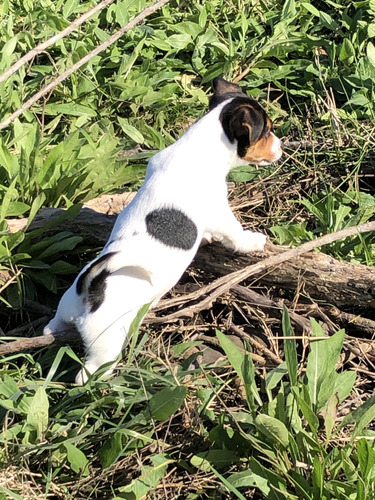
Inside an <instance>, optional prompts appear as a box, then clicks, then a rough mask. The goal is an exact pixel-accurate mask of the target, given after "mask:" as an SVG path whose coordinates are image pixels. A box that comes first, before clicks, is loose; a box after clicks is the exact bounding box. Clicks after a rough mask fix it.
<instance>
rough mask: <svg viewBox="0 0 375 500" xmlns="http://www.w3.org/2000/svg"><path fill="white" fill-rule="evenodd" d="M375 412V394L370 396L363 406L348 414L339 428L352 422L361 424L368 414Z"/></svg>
mask: <svg viewBox="0 0 375 500" xmlns="http://www.w3.org/2000/svg"><path fill="white" fill-rule="evenodd" d="M372 412H375V396H371V397H369V398H368V399H367V400H366V401H365V402H364V403H363V404H362V405H361V406H359V407H358V408H356V409H355V410H353V411H352V412H351V413H349V414H348V415H346V416H345V417H344V418H343V421H342V422H341V424H340V426H339V429H341V428H342V427H345V426H346V425H350V424H357V425H358V424H359V422H361V420H362V418H366V415H367V414H371V413H372Z"/></svg>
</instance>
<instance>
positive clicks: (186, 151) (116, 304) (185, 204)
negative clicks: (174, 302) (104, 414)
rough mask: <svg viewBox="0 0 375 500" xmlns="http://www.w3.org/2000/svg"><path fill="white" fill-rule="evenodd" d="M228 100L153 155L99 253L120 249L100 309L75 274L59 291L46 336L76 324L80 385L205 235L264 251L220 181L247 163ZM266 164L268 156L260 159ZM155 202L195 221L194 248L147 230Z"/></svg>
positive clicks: (117, 348) (109, 358)
mask: <svg viewBox="0 0 375 500" xmlns="http://www.w3.org/2000/svg"><path fill="white" fill-rule="evenodd" d="M228 102H229V101H225V102H224V103H222V104H220V105H218V106H217V107H215V108H214V109H213V110H212V111H210V112H209V113H207V114H206V115H205V116H204V117H203V118H202V119H201V120H199V121H198V122H197V123H196V124H194V125H193V126H192V127H191V128H190V129H189V130H188V131H187V132H186V133H185V134H184V135H183V136H182V137H181V139H179V140H178V141H177V142H176V143H175V144H173V145H172V146H169V147H168V148H166V149H164V150H163V151H161V152H160V153H158V154H156V155H155V156H154V157H153V158H152V159H151V160H150V162H149V164H148V167H147V173H146V179H145V182H144V184H143V185H142V187H141V188H140V190H139V191H138V193H137V196H136V197H135V198H134V200H133V201H132V202H131V204H130V205H129V206H127V207H126V208H125V209H124V210H123V211H122V213H121V214H120V215H119V217H118V219H117V221H116V224H115V226H114V228H113V231H112V233H111V236H110V238H109V240H108V242H109V243H110V242H111V241H113V243H110V244H108V243H107V245H106V246H105V247H104V249H103V251H102V252H101V254H100V255H99V256H98V257H100V256H102V255H104V254H106V253H108V252H119V253H118V254H117V255H115V256H113V257H112V258H111V260H109V262H108V266H107V268H109V270H110V271H111V274H110V275H109V276H108V278H107V279H106V290H105V300H104V302H103V303H102V305H101V306H100V307H99V309H98V310H97V311H95V312H89V308H88V306H87V305H86V303H85V300H84V298H85V294H84V293H83V294H81V295H80V296H79V295H77V293H76V283H77V280H78V276H77V279H76V280H75V282H74V283H73V285H72V286H71V287H70V288H69V290H67V292H66V293H65V294H64V295H63V297H62V299H61V301H60V304H59V306H58V309H57V312H56V316H55V317H54V318H53V319H52V320H51V321H50V323H49V324H48V325H47V326H46V327H45V329H44V333H45V334H47V333H52V334H53V333H54V332H56V331H59V330H63V329H66V328H67V327H68V326H69V325H72V324H73V325H75V326H76V327H77V329H78V330H79V332H80V334H81V336H82V339H83V341H84V344H85V348H86V352H87V357H86V362H85V366H84V368H83V369H82V370H81V371H80V372H79V373H78V375H77V378H76V382H77V383H80V384H83V383H85V382H86V381H87V378H88V374H90V373H93V372H95V371H96V370H97V369H98V368H99V367H100V366H102V365H103V364H105V363H111V365H110V366H109V371H110V370H111V369H112V368H113V367H114V366H115V364H116V362H117V361H118V359H117V358H118V357H119V355H120V353H121V349H122V346H123V344H124V341H125V339H126V335H127V333H128V330H129V326H130V324H131V322H132V320H133V319H134V317H135V316H136V314H137V312H138V311H139V309H140V308H141V307H142V306H143V305H144V304H147V303H150V304H155V303H156V302H157V301H158V300H159V299H160V298H161V297H162V296H163V295H164V294H165V293H166V292H167V291H168V290H169V289H170V288H171V287H173V286H174V285H175V284H176V283H177V281H178V280H179V278H180V277H181V275H182V274H183V272H184V271H185V269H186V268H187V267H188V265H189V264H190V263H191V261H192V259H193V258H194V256H195V254H196V252H197V249H198V247H199V245H200V242H201V240H202V237H203V235H204V237H205V238H206V239H208V240H210V239H215V240H219V241H221V242H222V243H223V244H224V245H225V246H227V247H229V248H231V249H233V250H237V251H239V252H251V251H261V250H263V247H264V244H265V242H266V236H265V235H263V234H260V233H254V232H251V231H244V230H243V229H242V227H241V224H240V223H239V222H238V221H237V220H236V218H235V216H234V215H233V213H232V211H231V209H230V207H229V204H228V201H227V188H226V182H225V180H226V176H227V174H228V172H229V170H230V169H231V168H233V167H235V166H237V165H241V164H246V163H247V162H244V161H243V160H242V159H241V158H239V157H238V155H237V151H236V148H237V145H236V142H235V143H234V144H231V143H230V142H229V140H228V139H227V137H226V135H225V133H224V131H223V128H222V125H221V123H220V120H219V115H220V112H221V110H222V108H223V106H224V105H225V104H227V103H228ZM272 135H273V134H272ZM273 141H274V142H273V148H272V150H273V154H274V158H273V161H276V160H278V159H279V158H280V156H281V143H280V141H279V139H277V138H276V136H273ZM265 163H269V162H260V164H265ZM159 207H173V208H176V209H178V210H181V211H182V212H184V213H185V214H186V215H187V216H188V217H189V218H190V219H191V220H192V221H193V222H194V223H195V225H196V227H197V230H198V237H197V239H196V242H195V244H194V246H193V248H191V250H180V249H176V248H173V247H170V246H167V245H165V244H163V243H161V242H160V241H159V240H156V239H154V238H153V237H151V236H150V235H149V234H148V233H147V231H146V225H145V216H146V215H147V214H148V213H149V212H150V211H152V210H155V209H157V208H159ZM134 233H136V234H134ZM86 268H87V266H86ZM86 268H85V269H86ZM85 269H84V270H85ZM84 270H83V271H82V272H84Z"/></svg>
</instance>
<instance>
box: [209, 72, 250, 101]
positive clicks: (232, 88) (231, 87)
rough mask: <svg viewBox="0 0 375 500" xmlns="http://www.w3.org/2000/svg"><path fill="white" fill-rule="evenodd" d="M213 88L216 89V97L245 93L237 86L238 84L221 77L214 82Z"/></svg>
mask: <svg viewBox="0 0 375 500" xmlns="http://www.w3.org/2000/svg"><path fill="white" fill-rule="evenodd" d="M212 88H213V89H214V95H215V96H216V97H219V96H222V95H224V94H233V93H236V94H238V93H239V94H242V93H243V92H242V90H241V87H240V86H239V85H237V84H236V83H231V82H228V81H227V80H224V78H222V77H221V76H217V77H216V78H214V79H213V80H212Z"/></svg>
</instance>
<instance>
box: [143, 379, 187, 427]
mask: <svg viewBox="0 0 375 500" xmlns="http://www.w3.org/2000/svg"><path fill="white" fill-rule="evenodd" d="M186 393H187V390H186V387H184V386H182V385H179V386H177V387H174V388H173V389H171V388H170V387H166V388H165V389H162V390H161V391H159V392H157V393H156V394H154V395H153V396H152V398H151V399H150V401H149V408H150V411H151V416H152V418H153V419H154V420H166V419H167V418H169V417H171V416H172V415H173V414H174V413H175V412H176V411H177V410H178V409H179V408H180V406H181V405H182V404H183V402H184V401H185V398H186Z"/></svg>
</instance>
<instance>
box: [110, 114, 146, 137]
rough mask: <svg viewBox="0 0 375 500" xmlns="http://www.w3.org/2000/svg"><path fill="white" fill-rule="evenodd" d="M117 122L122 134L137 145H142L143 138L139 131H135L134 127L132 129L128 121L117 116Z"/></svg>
mask: <svg viewBox="0 0 375 500" xmlns="http://www.w3.org/2000/svg"><path fill="white" fill-rule="evenodd" d="M117 120H118V122H119V124H120V127H121V128H122V130H123V132H124V133H125V134H126V135H127V136H128V137H130V139H132V140H133V141H134V142H136V143H137V144H144V143H145V138H144V137H143V135H142V134H141V132H139V130H137V129H136V128H135V127H133V125H130V123H129V120H127V119H126V118H122V117H121V116H118V117H117Z"/></svg>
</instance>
